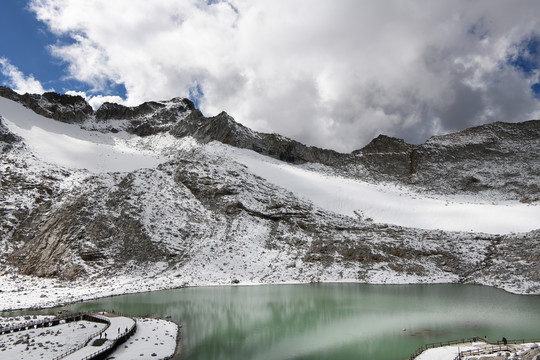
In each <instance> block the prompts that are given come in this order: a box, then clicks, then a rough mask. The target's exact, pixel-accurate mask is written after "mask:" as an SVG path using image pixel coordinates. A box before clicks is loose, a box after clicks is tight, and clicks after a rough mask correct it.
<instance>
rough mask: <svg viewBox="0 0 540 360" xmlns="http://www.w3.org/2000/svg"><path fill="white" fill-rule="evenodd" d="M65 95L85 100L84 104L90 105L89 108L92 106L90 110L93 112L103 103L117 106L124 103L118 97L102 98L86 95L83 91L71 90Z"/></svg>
mask: <svg viewBox="0 0 540 360" xmlns="http://www.w3.org/2000/svg"><path fill="white" fill-rule="evenodd" d="M66 94H67V95H72V96H76V95H78V96H81V97H83V98H84V99H85V100H86V102H87V103H88V104H90V106H92V108H93V109H94V110H97V109H99V107H100V106H101V105H102V104H103V103H104V102H110V103H117V104H124V103H125V102H124V99H122V98H121V97H120V96H116V95H107V96H104V95H88V94H87V93H86V92H84V91H72V90H69V91H66Z"/></svg>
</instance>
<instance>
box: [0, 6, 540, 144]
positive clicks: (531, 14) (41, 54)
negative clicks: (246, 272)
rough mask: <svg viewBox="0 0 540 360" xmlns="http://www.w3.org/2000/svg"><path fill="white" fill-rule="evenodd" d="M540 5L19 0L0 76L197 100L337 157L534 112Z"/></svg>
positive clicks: (41, 84) (104, 95)
mask: <svg viewBox="0 0 540 360" xmlns="http://www.w3.org/2000/svg"><path fill="white" fill-rule="evenodd" d="M404 4H405V5H406V6H404ZM538 13H540V2H538V1H535V0H520V1H517V2H508V1H502V0H478V1H474V2H470V1H467V0H446V1H444V0H443V1H436V2H434V1H428V0H411V1H408V0H388V1H385V2H384V3H383V2H380V1H376V0H372V1H362V2H358V1H351V0H335V1H332V2H328V1H325V0H294V1H291V0H273V1H272V2H268V1H264V0H251V1H245V0H212V1H207V0H184V1H177V0H153V1H147V0H130V1H129V6H126V2H125V1H124V0H93V1H76V0H9V1H4V2H2V4H1V5H0V21H1V22H2V24H3V26H4V29H9V31H2V32H1V33H0V43H1V45H2V46H1V47H0V83H1V84H3V85H6V86H10V87H12V88H14V89H15V90H17V91H20V92H27V91H28V92H40V91H45V90H49V89H54V90H55V91H57V92H59V93H65V92H68V93H70V94H79V95H82V96H84V97H85V98H86V99H87V101H88V102H89V103H90V104H91V105H92V106H94V107H95V108H97V107H98V106H99V105H100V104H101V103H102V102H104V101H114V102H119V103H123V104H126V105H138V104H139V103H141V102H143V101H149V100H167V99H170V98H173V97H179V96H180V97H189V98H191V99H192V100H194V101H195V102H196V104H197V105H198V106H199V107H200V108H201V110H202V111H203V113H205V114H206V115H208V116H212V115H215V114H217V113H219V112H221V111H227V112H228V113H229V114H230V115H232V116H233V117H234V118H235V119H236V120H237V121H239V122H241V123H243V124H244V125H246V126H248V127H250V128H252V129H254V130H258V131H264V132H277V133H280V134H283V135H285V136H289V137H292V138H294V139H297V140H299V141H302V142H304V143H307V144H309V145H316V146H321V147H327V148H333V149H336V150H340V151H351V150H354V149H357V148H359V147H362V146H364V145H365V144H366V143H367V142H369V141H370V140H371V139H372V138H374V137H376V136H377V135H378V134H386V135H390V136H396V137H400V138H404V139H405V140H406V141H408V142H411V143H419V142H423V141H425V140H426V139H427V138H429V137H430V136H432V135H437V134H443V133H447V132H451V131H458V130H461V129H464V128H466V127H470V126H475V125H480V124H484V123H489V122H493V121H510V122H515V121H524V120H528V119H533V118H540V32H539V31H538V29H540V20H539V19H538V17H537V16H536V14H538Z"/></svg>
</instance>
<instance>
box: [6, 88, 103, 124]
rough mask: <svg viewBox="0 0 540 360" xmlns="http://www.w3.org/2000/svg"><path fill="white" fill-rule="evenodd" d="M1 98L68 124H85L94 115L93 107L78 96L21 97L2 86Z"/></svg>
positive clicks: (51, 93) (45, 95) (28, 95)
mask: <svg viewBox="0 0 540 360" xmlns="http://www.w3.org/2000/svg"><path fill="white" fill-rule="evenodd" d="M0 96H2V97H5V98H8V99H11V100H13V101H17V102H19V103H21V104H23V105H24V106H25V107H27V108H29V109H31V110H33V111H34V112H35V113H37V114H40V115H42V116H45V117H48V118H51V119H54V120H58V121H62V122H66V123H83V122H84V121H86V120H88V119H89V118H91V117H92V116H93V114H94V110H93V109H92V107H91V106H90V105H89V104H88V103H87V102H86V101H85V100H84V99H83V98H82V97H81V96H78V95H77V96H72V95H65V94H63V95H61V94H57V93H54V92H46V93H44V94H43V95H39V94H28V93H27V94H24V95H19V94H18V93H16V92H15V91H13V90H11V89H10V88H7V87H4V86H0Z"/></svg>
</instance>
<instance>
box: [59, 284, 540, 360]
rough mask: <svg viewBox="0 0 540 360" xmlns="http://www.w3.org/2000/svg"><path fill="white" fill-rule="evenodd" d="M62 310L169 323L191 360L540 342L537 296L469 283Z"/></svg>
mask: <svg viewBox="0 0 540 360" xmlns="http://www.w3.org/2000/svg"><path fill="white" fill-rule="evenodd" d="M64 309H67V310H70V311H92V310H100V309H114V310H116V311H118V312H122V313H125V314H129V315H133V316H140V315H150V316H160V317H166V316H170V319H171V320H173V321H175V322H177V323H179V324H182V326H183V339H182V347H183V350H182V354H181V355H180V357H178V359H185V360H188V359H189V360H193V359H198V360H213V359H222V360H243V359H245V360H248V359H249V360H254V359H257V360H278V359H279V360H282V359H295V360H307V359H310V360H315V359H316V360H322V359H328V360H330V359H332V360H340V359H347V360H349V359H381V360H386V359H388V360H400V359H407V358H408V357H409V355H410V354H411V353H412V352H414V351H415V350H416V349H417V348H418V347H419V346H421V345H422V344H425V343H432V342H436V341H446V340H453V339H461V338H468V337H473V336H480V337H484V336H488V338H489V340H490V341H496V340H498V339H502V337H503V336H504V337H506V338H507V339H522V338H525V339H532V338H534V339H536V338H540V297H539V296H519V295H512V294H509V293H506V292H504V291H502V290H498V289H494V288H489V287H482V286H467V285H364V284H307V285H267V286H224V287H199V288H185V289H177V290H167V291H156V292H150V293H141V294H133V295H123V296H116V297H110V298H104V299H99V300H94V301H88V302H82V303H76V304H73V305H69V306H66V307H64Z"/></svg>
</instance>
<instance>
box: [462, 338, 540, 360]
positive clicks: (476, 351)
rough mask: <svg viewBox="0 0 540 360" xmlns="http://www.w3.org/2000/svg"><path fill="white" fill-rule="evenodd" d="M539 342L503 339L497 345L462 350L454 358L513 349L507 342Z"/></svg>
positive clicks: (535, 341)
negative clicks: (504, 340)
mask: <svg viewBox="0 0 540 360" xmlns="http://www.w3.org/2000/svg"><path fill="white" fill-rule="evenodd" d="M537 342H540V339H521V340H507V341H506V343H505V342H503V341H497V345H495V344H493V345H492V346H489V347H484V348H478V349H473V350H466V351H461V352H460V353H459V354H458V355H457V356H456V357H455V358H454V360H461V359H462V357H464V356H473V355H480V354H492V353H494V352H498V351H512V349H511V348H510V347H509V346H508V345H507V344H525V343H537Z"/></svg>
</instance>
